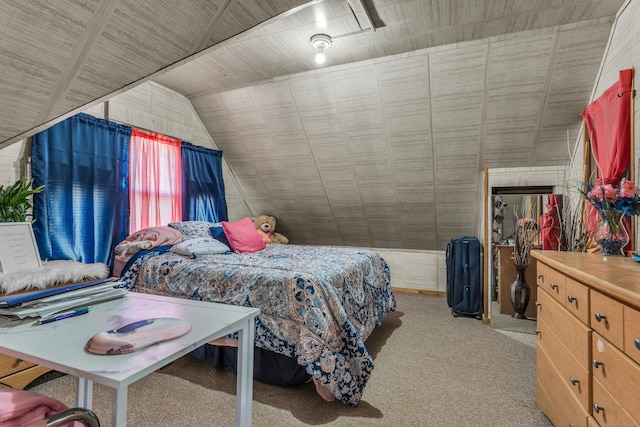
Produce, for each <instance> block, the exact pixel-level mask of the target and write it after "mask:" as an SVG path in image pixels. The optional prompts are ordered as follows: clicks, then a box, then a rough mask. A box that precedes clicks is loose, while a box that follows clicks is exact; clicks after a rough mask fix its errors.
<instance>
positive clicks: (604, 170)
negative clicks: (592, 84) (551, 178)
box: [580, 69, 633, 231]
mask: <svg viewBox="0 0 640 427" xmlns="http://www.w3.org/2000/svg"><path fill="white" fill-rule="evenodd" d="M632 80H633V70H632V69H627V70H622V71H620V73H619V78H618V81H617V82H616V83H615V84H613V85H611V86H610V87H609V88H608V89H607V90H605V91H604V93H603V94H602V95H600V97H599V98H598V99H596V100H595V101H593V102H592V103H591V104H589V105H588V106H587V108H586V109H585V110H584V111H583V112H582V113H581V114H580V116H582V118H583V119H584V121H585V124H586V125H587V131H588V135H589V141H591V152H592V153H593V157H594V158H595V160H596V166H597V168H598V177H599V178H600V179H601V180H602V183H604V184H611V185H613V186H616V185H618V183H619V182H620V180H621V179H622V177H624V176H625V174H626V172H627V168H628V167H629V160H630V158H631V143H630V138H631V123H630V121H631V110H630V109H631V96H632V95H633V94H632V93H631V85H632ZM590 207H591V206H590V205H587V210H586V213H587V227H588V229H593V227H595V223H596V222H597V212H596V211H595V209H592V208H591V209H589V208H590ZM624 223H625V227H626V228H627V231H629V221H628V218H625V221H624Z"/></svg>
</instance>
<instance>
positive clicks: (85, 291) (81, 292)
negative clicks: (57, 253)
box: [22, 282, 120, 307]
mask: <svg viewBox="0 0 640 427" xmlns="http://www.w3.org/2000/svg"><path fill="white" fill-rule="evenodd" d="M119 283H120V282H109V283H105V284H104V285H96V286H90V287H88V288H82V289H76V290H75V291H69V292H64V293H62V294H57V295H51V296H49V297H44V298H40V299H36V300H33V301H28V302H24V303H22V307H28V306H34V305H38V304H40V303H43V302H44V303H52V302H54V301H64V300H72V299H76V298H79V297H86V296H89V295H92V294H97V293H102V292H104V291H107V290H110V289H112V288H113V287H114V286H115V285H117V284H119Z"/></svg>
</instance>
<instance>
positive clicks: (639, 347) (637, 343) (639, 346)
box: [633, 338, 640, 350]
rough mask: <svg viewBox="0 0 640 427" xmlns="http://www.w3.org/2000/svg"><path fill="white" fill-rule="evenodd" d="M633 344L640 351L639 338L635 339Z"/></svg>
mask: <svg viewBox="0 0 640 427" xmlns="http://www.w3.org/2000/svg"><path fill="white" fill-rule="evenodd" d="M633 343H634V344H635V346H636V348H637V349H638V350H640V338H635V339H634V340H633Z"/></svg>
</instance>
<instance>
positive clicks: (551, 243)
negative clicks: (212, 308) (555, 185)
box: [540, 194, 560, 251]
mask: <svg viewBox="0 0 640 427" xmlns="http://www.w3.org/2000/svg"><path fill="white" fill-rule="evenodd" d="M546 207H547V211H546V212H545V213H543V214H542V215H540V238H541V240H542V249H545V250H553V251H559V250H560V213H559V210H558V200H557V196H556V195H555V194H551V195H549V203H547V206H546Z"/></svg>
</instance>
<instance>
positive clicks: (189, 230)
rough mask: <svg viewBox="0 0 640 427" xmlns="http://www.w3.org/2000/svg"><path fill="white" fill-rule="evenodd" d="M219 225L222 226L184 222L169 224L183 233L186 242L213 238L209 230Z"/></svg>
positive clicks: (216, 223) (204, 222) (202, 222)
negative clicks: (199, 238) (201, 238)
mask: <svg viewBox="0 0 640 427" xmlns="http://www.w3.org/2000/svg"><path fill="white" fill-rule="evenodd" d="M217 225H220V223H219V222H209V221H182V222H170V223H169V227H173V228H175V229H177V230H179V231H180V232H181V233H182V235H183V236H184V240H189V239H196V238H198V237H212V236H211V232H210V231H209V229H210V228H211V227H214V226H217Z"/></svg>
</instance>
